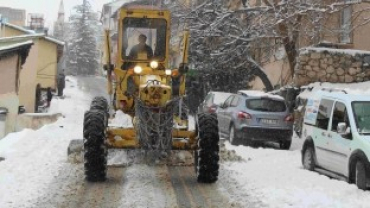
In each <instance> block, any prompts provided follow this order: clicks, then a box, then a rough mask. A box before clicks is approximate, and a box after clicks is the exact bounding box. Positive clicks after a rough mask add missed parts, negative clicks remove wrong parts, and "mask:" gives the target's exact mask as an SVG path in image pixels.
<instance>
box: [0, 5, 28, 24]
mask: <svg viewBox="0 0 370 208" xmlns="http://www.w3.org/2000/svg"><path fill="white" fill-rule="evenodd" d="M0 14H1V15H0V16H1V18H2V19H3V20H4V22H7V23H10V24H13V25H17V26H24V25H25V22H26V10H24V9H13V8H10V7H0Z"/></svg>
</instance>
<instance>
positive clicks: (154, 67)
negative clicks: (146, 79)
mask: <svg viewBox="0 0 370 208" xmlns="http://www.w3.org/2000/svg"><path fill="white" fill-rule="evenodd" d="M158 66H159V64H158V62H157V61H152V62H150V67H152V69H156V68H158Z"/></svg>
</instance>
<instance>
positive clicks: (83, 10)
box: [67, 0, 98, 75]
mask: <svg viewBox="0 0 370 208" xmlns="http://www.w3.org/2000/svg"><path fill="white" fill-rule="evenodd" d="M69 25H70V27H69V31H68V36H69V37H67V40H68V47H67V53H68V54H67V56H68V58H67V69H68V72H67V73H68V74H73V75H94V74H95V73H96V71H97V69H98V56H97V53H98V52H97V47H96V45H97V43H96V36H97V25H98V20H97V15H96V13H93V12H92V9H91V5H90V3H89V2H88V1H87V0H84V1H83V4H81V5H77V6H75V7H74V13H73V14H71V16H70V20H69Z"/></svg>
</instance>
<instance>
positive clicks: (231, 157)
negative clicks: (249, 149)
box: [219, 141, 245, 162]
mask: <svg viewBox="0 0 370 208" xmlns="http://www.w3.org/2000/svg"><path fill="white" fill-rule="evenodd" d="M219 156H220V160H221V161H222V162H242V161H245V160H244V159H243V158H242V157H241V156H239V155H238V154H236V152H235V150H229V149H227V148H226V146H225V143H224V142H223V141H221V144H220V152H219Z"/></svg>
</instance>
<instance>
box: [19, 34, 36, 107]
mask: <svg viewBox="0 0 370 208" xmlns="http://www.w3.org/2000/svg"><path fill="white" fill-rule="evenodd" d="M33 43H34V44H33V46H32V47H31V50H30V52H29V54H28V57H27V60H26V63H25V64H24V65H23V67H22V70H21V73H20V88H19V100H20V105H23V106H24V107H25V108H26V112H28V113H33V112H35V96H36V85H37V83H36V74H37V66H38V63H37V62H38V58H39V56H38V53H39V49H40V45H39V39H38V38H36V39H33Z"/></svg>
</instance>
